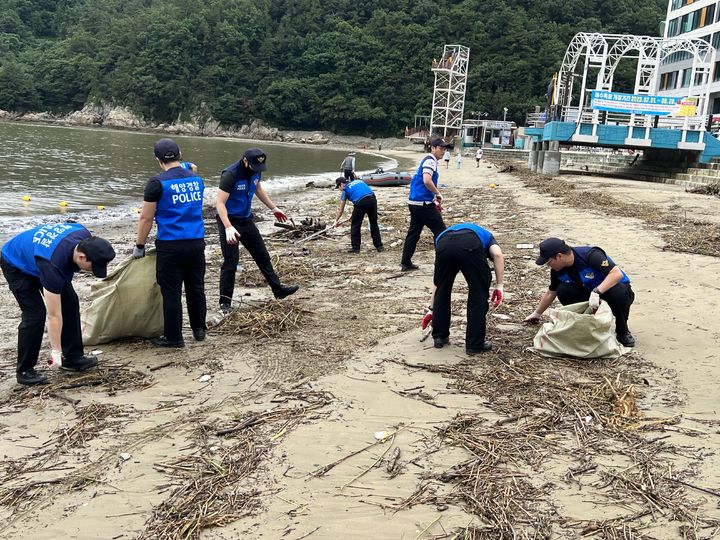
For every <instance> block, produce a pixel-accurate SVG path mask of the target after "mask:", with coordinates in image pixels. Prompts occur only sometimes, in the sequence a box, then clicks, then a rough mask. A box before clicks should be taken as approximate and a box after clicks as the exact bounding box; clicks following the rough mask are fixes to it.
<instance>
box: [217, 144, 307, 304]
mask: <svg viewBox="0 0 720 540" xmlns="http://www.w3.org/2000/svg"><path fill="white" fill-rule="evenodd" d="M266 169H267V155H266V154H265V152H263V151H262V150H261V149H260V148H249V149H248V150H246V151H245V153H244V154H243V156H242V157H241V158H240V159H239V160H238V161H236V162H235V163H233V164H232V165H230V166H228V167H227V168H226V169H224V170H223V172H222V174H221V176H220V189H218V193H217V201H216V204H215V208H216V210H217V216H216V219H217V224H218V231H219V233H220V249H221V250H222V254H223V259H224V260H223V264H222V267H221V268H220V311H222V312H223V313H229V312H230V310H231V305H232V298H233V292H234V290H235V272H236V270H237V265H238V262H239V260H240V249H239V246H238V242H239V243H241V244H242V245H243V246H245V249H247V250H248V253H250V255H251V256H252V258H253V260H254V261H255V264H257V266H258V268H259V269H260V272H262V275H263V276H264V277H265V280H266V281H267V282H268V285H270V288H271V289H272V292H273V294H274V295H275V298H277V299H278V300H281V299H283V298H285V297H287V296H290V295H291V294H293V293H294V292H296V291H297V290H298V289H299V288H300V287H299V286H298V285H283V284H282V283H281V282H280V278H279V277H278V275H277V274H276V273H275V270H274V269H273V265H272V262H271V261H270V254H269V253H268V251H267V248H266V247H265V242H264V241H263V238H262V236H261V235H260V231H259V230H258V228H257V226H256V225H255V222H254V221H253V214H252V200H253V196H254V195H257V197H258V199H260V201H261V202H262V203H263V204H264V205H265V206H267V207H268V208H269V209H270V210H271V211H272V213H273V214H274V215H275V219H277V220H278V221H279V222H281V223H283V222H285V221H287V219H288V218H287V216H286V215H285V213H284V212H283V211H282V210H280V209H279V208H278V207H277V206H275V203H274V202H273V201H272V199H271V198H270V195H268V194H267V192H266V191H265V188H263V186H262V183H261V182H260V180H261V177H262V172H263V171H265V170H266Z"/></svg>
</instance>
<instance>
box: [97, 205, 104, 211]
mask: <svg viewBox="0 0 720 540" xmlns="http://www.w3.org/2000/svg"><path fill="white" fill-rule="evenodd" d="M97 209H98V210H105V207H104V206H103V205H102V204H99V205H98V207H97Z"/></svg>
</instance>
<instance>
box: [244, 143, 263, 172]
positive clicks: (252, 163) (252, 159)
mask: <svg viewBox="0 0 720 540" xmlns="http://www.w3.org/2000/svg"><path fill="white" fill-rule="evenodd" d="M243 158H245V159H247V160H248V166H249V167H250V168H251V169H252V170H253V171H255V172H262V171H264V170H266V169H267V156H266V155H265V152H263V151H262V150H261V149H260V148H248V149H247V150H245V153H244V154H243Z"/></svg>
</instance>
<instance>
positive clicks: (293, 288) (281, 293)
mask: <svg viewBox="0 0 720 540" xmlns="http://www.w3.org/2000/svg"><path fill="white" fill-rule="evenodd" d="M299 288H300V285H281V286H280V289H279V290H278V291H277V292H276V293H275V298H277V299H278V300H282V299H283V298H287V297H288V296H290V295H291V294H295V293H296V292H297V290H298V289H299Z"/></svg>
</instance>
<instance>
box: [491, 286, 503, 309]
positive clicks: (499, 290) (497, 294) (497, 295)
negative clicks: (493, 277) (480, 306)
mask: <svg viewBox="0 0 720 540" xmlns="http://www.w3.org/2000/svg"><path fill="white" fill-rule="evenodd" d="M502 301H503V286H502V285H498V286H497V287H496V288H495V290H494V291H493V292H492V304H493V306H494V307H498V306H499V305H500V304H502Z"/></svg>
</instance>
